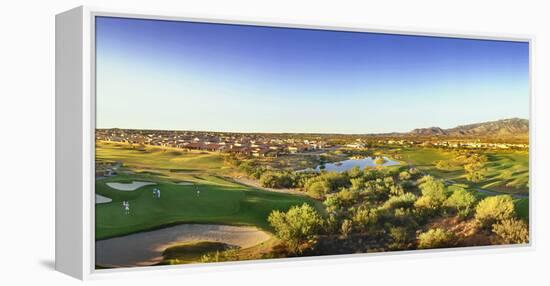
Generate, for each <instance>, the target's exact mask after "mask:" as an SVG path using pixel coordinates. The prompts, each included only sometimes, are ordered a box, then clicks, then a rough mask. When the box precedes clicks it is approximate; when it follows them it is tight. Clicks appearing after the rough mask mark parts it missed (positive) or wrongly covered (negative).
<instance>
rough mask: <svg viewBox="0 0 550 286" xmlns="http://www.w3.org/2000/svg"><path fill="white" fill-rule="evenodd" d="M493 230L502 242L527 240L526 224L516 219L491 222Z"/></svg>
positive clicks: (525, 241)
mask: <svg viewBox="0 0 550 286" xmlns="http://www.w3.org/2000/svg"><path fill="white" fill-rule="evenodd" d="M493 232H494V233H495V234H496V235H497V236H498V237H499V239H500V242H501V243H503V244H517V243H528V242H529V229H528V228H527V224H526V223H525V222H523V221H522V220H518V219H504V220H502V221H500V222H498V223H495V224H493Z"/></svg>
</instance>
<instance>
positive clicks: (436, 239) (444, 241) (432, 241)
mask: <svg viewBox="0 0 550 286" xmlns="http://www.w3.org/2000/svg"><path fill="white" fill-rule="evenodd" d="M453 240H454V234H453V233H452V232H450V231H447V230H444V229H442V228H435V229H430V230H428V231H426V232H423V233H421V234H419V235H418V248H421V249H428V248H442V247H449V246H452V243H453Z"/></svg>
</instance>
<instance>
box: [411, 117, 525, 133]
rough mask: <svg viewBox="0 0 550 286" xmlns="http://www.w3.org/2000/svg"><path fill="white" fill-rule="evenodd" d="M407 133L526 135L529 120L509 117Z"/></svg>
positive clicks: (418, 129) (420, 129)
mask: <svg viewBox="0 0 550 286" xmlns="http://www.w3.org/2000/svg"><path fill="white" fill-rule="evenodd" d="M408 134H410V135H414V136H448V137H494V138H508V137H528V136H529V120H527V119H521V118H509V119H501V120H497V121H489V122H482V123H474V124H468V125H460V126H457V127H454V128H449V129H442V128H440V127H429V128H417V129H414V130H412V131H411V132H409V133H408Z"/></svg>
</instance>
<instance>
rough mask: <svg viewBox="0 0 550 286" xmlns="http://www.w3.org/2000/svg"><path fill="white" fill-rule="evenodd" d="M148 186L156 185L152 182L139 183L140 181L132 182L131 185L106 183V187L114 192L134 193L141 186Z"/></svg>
mask: <svg viewBox="0 0 550 286" xmlns="http://www.w3.org/2000/svg"><path fill="white" fill-rule="evenodd" d="M148 185H156V184H155V183H152V182H140V181H133V182H131V183H114V182H111V183H107V186H109V187H111V188H113V189H115V190H119V191H125V192H129V191H135V190H137V189H139V188H141V187H143V186H148Z"/></svg>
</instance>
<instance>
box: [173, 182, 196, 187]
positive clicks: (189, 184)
mask: <svg viewBox="0 0 550 286" xmlns="http://www.w3.org/2000/svg"><path fill="white" fill-rule="evenodd" d="M177 184H178V185H180V186H192V185H194V184H193V183H191V182H179V183H177Z"/></svg>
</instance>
